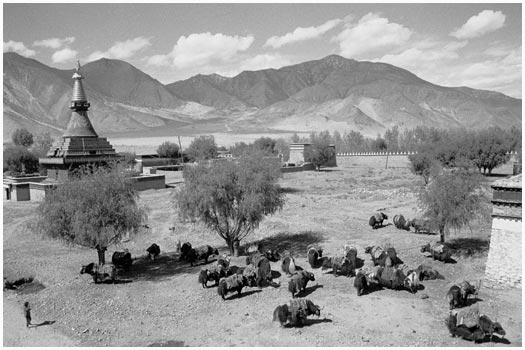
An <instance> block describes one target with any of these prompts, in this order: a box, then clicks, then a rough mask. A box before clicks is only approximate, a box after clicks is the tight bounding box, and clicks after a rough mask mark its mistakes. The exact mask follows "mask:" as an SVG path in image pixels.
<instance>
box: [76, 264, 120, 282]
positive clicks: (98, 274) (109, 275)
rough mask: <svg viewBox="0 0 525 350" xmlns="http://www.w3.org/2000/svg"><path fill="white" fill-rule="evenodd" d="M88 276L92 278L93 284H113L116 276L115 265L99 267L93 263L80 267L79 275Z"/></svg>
mask: <svg viewBox="0 0 525 350" xmlns="http://www.w3.org/2000/svg"><path fill="white" fill-rule="evenodd" d="M85 273H87V274H90V275H91V277H93V281H94V282H95V283H99V282H112V283H115V278H116V275H117V272H116V269H115V265H113V264H104V265H102V266H99V265H98V264H95V263H90V264H88V265H82V269H81V270H80V274H81V275H82V274H85Z"/></svg>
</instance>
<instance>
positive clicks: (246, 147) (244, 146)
mask: <svg viewBox="0 0 525 350" xmlns="http://www.w3.org/2000/svg"><path fill="white" fill-rule="evenodd" d="M252 146H253V145H251V144H248V143H246V142H243V141H241V142H235V144H234V145H233V146H231V147H230V153H231V154H232V156H234V157H240V156H241V155H243V154H245V153H247V152H250V151H251V149H252Z"/></svg>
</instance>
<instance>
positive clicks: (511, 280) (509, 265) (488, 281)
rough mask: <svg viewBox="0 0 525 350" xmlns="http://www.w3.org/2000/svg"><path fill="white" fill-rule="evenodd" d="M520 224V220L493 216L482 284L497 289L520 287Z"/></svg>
mask: <svg viewBox="0 0 525 350" xmlns="http://www.w3.org/2000/svg"><path fill="white" fill-rule="evenodd" d="M521 225H522V222H521V220H510V219H507V218H497V217H495V218H493V220H492V232H491V236H490V249H489V256H488V259H487V265H486V267H485V279H484V282H483V285H484V286H487V287H492V288H499V289H501V288H509V287H514V288H521V283H522V281H521V277H522V260H521V259H522V250H521V249H522V241H521V240H522V238H521V234H522V232H521V231H522V230H521Z"/></svg>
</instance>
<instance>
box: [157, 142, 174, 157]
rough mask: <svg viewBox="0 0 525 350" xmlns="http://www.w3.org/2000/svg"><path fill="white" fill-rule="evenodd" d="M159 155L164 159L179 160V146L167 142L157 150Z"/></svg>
mask: <svg viewBox="0 0 525 350" xmlns="http://www.w3.org/2000/svg"><path fill="white" fill-rule="evenodd" d="M157 154H158V155H159V156H160V157H162V158H178V157H179V156H180V154H179V146H178V145H177V144H175V143H173V142H169V141H166V142H164V143H163V144H161V145H160V146H159V148H157Z"/></svg>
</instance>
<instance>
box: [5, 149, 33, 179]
mask: <svg viewBox="0 0 525 350" xmlns="http://www.w3.org/2000/svg"><path fill="white" fill-rule="evenodd" d="M4 161H5V163H6V167H7V171H9V172H10V173H11V174H12V175H20V174H33V173H37V172H38V170H39V164H38V157H37V156H35V155H34V154H33V153H31V152H30V151H29V150H28V149H27V148H25V147H23V146H15V147H9V148H6V149H5V150H4Z"/></svg>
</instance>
